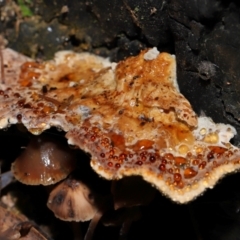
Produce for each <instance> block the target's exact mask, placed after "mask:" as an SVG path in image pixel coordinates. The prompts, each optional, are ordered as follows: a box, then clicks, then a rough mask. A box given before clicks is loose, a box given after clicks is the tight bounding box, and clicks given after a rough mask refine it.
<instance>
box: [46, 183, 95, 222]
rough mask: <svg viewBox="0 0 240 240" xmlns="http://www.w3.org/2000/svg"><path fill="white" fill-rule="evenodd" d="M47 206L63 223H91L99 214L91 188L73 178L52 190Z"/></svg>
mask: <svg viewBox="0 0 240 240" xmlns="http://www.w3.org/2000/svg"><path fill="white" fill-rule="evenodd" d="M47 206H48V208H49V209H50V210H52V211H53V212H54V214H55V216H56V217H57V218H59V219H61V220H63V221H76V222H79V221H81V222H84V221H89V220H91V219H92V218H93V217H94V215H95V214H96V212H97V208H96V206H95V203H94V198H93V194H92V192H91V190H90V189H89V187H88V186H87V185H85V184H84V183H82V182H81V181H78V180H75V179H71V178H68V179H66V180H64V181H63V182H61V183H60V184H59V185H57V186H56V187H55V188H54V189H53V190H52V192H51V193H50V196H49V198H48V202H47Z"/></svg>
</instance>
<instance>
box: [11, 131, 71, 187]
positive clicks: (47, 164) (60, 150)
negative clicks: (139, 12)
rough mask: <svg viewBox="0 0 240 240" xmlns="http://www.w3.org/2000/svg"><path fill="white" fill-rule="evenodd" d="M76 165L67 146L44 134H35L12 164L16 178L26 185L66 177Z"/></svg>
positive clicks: (48, 183)
mask: <svg viewBox="0 0 240 240" xmlns="http://www.w3.org/2000/svg"><path fill="white" fill-rule="evenodd" d="M75 166H76V159H75V156H74V154H73V152H72V151H71V149H69V148H68V146H65V145H64V144H63V143H62V142H61V141H58V140H56V139H54V138H51V137H49V136H46V135H40V136H35V137H33V138H32V139H31V141H30V143H29V144H28V145H27V147H26V149H24V151H23V152H22V154H21V155H20V156H19V157H18V158H17V159H16V160H15V161H14V163H13V164H12V172H13V174H14V176H15V178H16V179H17V180H19V181H20V182H22V183H25V184H28V185H39V184H42V185H50V184H54V183H56V182H59V181H60V180H62V179H64V178H66V177H67V176H68V175H69V173H70V172H72V171H73V170H74V168H75Z"/></svg>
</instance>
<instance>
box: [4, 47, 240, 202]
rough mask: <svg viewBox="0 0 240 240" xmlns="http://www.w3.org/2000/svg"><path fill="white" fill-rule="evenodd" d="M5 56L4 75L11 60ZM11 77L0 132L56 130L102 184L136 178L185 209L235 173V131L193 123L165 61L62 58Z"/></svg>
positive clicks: (156, 56)
mask: <svg viewBox="0 0 240 240" xmlns="http://www.w3.org/2000/svg"><path fill="white" fill-rule="evenodd" d="M149 51H151V52H150V53H149ZM5 54H8V57H5V55H4V60H5V66H7V67H6V68H5V70H6V73H7V72H8V71H10V70H11V66H12V65H11V62H12V61H15V59H16V57H13V56H14V54H16V53H14V52H10V55H11V54H12V55H13V56H12V57H9V56H10V55H9V53H7V52H6V51H5ZM23 62H24V61H23ZM19 65H20V64H19ZM15 75H17V77H16V76H15V79H14V80H13V78H11V77H8V75H7V74H6V77H5V79H4V81H3V80H2V84H1V92H0V98H1V99H0V115H1V120H0V127H1V128H4V127H7V126H8V124H14V123H17V122H21V123H22V124H24V125H25V126H26V127H27V128H28V130H29V131H30V132H32V133H34V134H40V133H41V132H42V131H44V130H45V129H48V128H50V127H51V126H56V127H61V128H62V129H63V130H64V131H66V132H67V134H66V137H67V139H68V142H69V144H72V145H76V146H78V147H79V148H81V149H83V150H84V151H86V152H89V153H90V154H91V166H92V167H93V169H94V170H95V171H96V172H97V173H98V174H100V175H102V176H103V177H105V178H107V179H119V178H122V177H124V176H129V175H141V176H142V177H143V178H144V179H145V180H147V181H148V182H151V183H152V184H153V185H155V186H156V187H157V188H158V189H159V190H160V191H161V192H163V193H164V194H165V195H167V196H169V197H170V198H171V199H172V200H174V201H177V202H181V203H184V202H188V201H190V200H192V199H194V198H195V197H196V196H198V195H199V194H200V193H202V192H203V191H204V190H205V189H206V188H211V187H212V186H213V185H214V184H215V183H216V182H217V180H218V179H219V178H221V177H222V176H224V175H225V174H226V173H229V172H232V171H235V170H236V169H238V168H239V167H240V162H239V149H238V148H236V147H234V146H233V145H231V144H230V143H229V140H230V139H231V138H232V137H233V135H234V134H236V131H235V129H234V128H233V127H232V126H230V125H224V124H215V123H213V122H212V121H211V119H210V118H207V117H197V116H196V114H195V113H194V111H193V110H192V107H191V105H190V103H189V102H188V101H187V99H185V98H184V96H183V95H182V94H181V93H180V92H179V90H178V85H177V81H176V63H175V57H174V56H172V55H170V54H167V53H158V52H157V51H156V49H155V50H154V51H153V50H145V51H142V52H141V53H140V54H139V55H138V56H135V57H130V58H128V59H126V60H124V61H122V62H120V63H118V64H114V63H110V62H109V61H108V60H107V59H103V58H100V57H97V56H95V55H91V54H89V53H81V54H77V53H73V52H69V51H65V52H58V53H57V54H56V57H55V59H54V60H52V61H48V62H43V63H36V62H33V61H30V62H29V60H27V61H26V62H24V63H23V64H22V65H21V67H20V68H19V69H17V70H15Z"/></svg>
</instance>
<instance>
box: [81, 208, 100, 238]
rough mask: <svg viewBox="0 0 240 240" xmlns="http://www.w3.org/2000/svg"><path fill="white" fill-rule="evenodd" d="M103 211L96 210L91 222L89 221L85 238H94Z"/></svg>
mask: <svg viewBox="0 0 240 240" xmlns="http://www.w3.org/2000/svg"><path fill="white" fill-rule="evenodd" d="M102 215H103V213H102V212H99V211H98V212H96V214H95V216H94V217H93V218H92V220H91V222H90V223H89V226H88V230H87V233H86V235H85V237H84V240H92V238H93V234H94V231H95V228H96V227H97V225H98V222H99V220H100V219H101V217H102Z"/></svg>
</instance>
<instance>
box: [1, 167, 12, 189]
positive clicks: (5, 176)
mask: <svg viewBox="0 0 240 240" xmlns="http://www.w3.org/2000/svg"><path fill="white" fill-rule="evenodd" d="M0 171H1V170H0ZM13 179H14V176H13V173H12V172H11V171H8V172H5V173H1V172H0V189H1V190H2V189H3V188H5V187H6V186H7V185H8V184H10V183H11V182H12V180H13Z"/></svg>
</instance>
